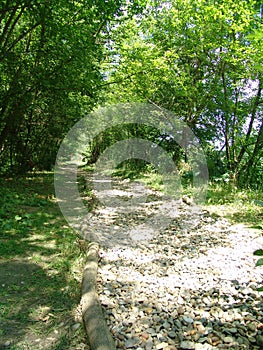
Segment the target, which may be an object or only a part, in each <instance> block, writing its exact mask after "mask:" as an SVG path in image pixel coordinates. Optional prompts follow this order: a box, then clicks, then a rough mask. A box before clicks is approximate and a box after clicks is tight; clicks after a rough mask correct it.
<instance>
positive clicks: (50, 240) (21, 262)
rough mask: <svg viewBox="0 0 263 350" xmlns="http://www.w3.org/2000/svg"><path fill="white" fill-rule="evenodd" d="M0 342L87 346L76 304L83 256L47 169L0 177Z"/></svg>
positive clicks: (18, 345) (30, 345)
mask: <svg viewBox="0 0 263 350" xmlns="http://www.w3.org/2000/svg"><path fill="white" fill-rule="evenodd" d="M0 186H1V187H0V188H1V189H0V192H1V193H0V208H1V209H0V300H1V302H0V319H1V321H0V322H1V333H0V348H6V349H16V350H18V349H32V350H33V349H34V350H35V349H49V350H51V349H52V350H55V349H56V350H58V349H85V348H86V349H87V347H85V345H84V344H85V343H86V339H85V333H84V332H83V330H82V327H80V329H79V330H78V331H74V330H73V328H72V325H74V324H75V323H78V322H80V317H79V312H78V305H79V301H80V282H81V277H82V269H83V266H84V263H85V256H84V253H83V251H82V250H81V246H80V243H79V242H80V239H79V237H78V236H77V234H76V233H75V232H74V231H73V230H72V229H71V228H70V227H69V226H68V225H67V222H66V221H65V219H64V218H63V216H62V214H61V212H60V210H59V207H58V205H57V204H56V202H55V196H54V186H53V174H52V173H42V172H41V173H37V174H29V175H27V176H23V177H16V178H2V179H0Z"/></svg>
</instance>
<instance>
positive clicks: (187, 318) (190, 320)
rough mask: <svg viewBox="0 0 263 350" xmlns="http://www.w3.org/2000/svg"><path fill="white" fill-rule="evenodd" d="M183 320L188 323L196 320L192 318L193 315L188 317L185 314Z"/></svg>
mask: <svg viewBox="0 0 263 350" xmlns="http://www.w3.org/2000/svg"><path fill="white" fill-rule="evenodd" d="M183 321H184V322H185V323H186V324H191V323H193V322H194V320H193V319H192V318H191V317H188V316H183Z"/></svg>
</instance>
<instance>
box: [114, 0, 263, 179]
mask: <svg viewBox="0 0 263 350" xmlns="http://www.w3.org/2000/svg"><path fill="white" fill-rule="evenodd" d="M260 31H262V6H260V5H259V2H257V1H254V0H249V1H237V0H231V1H226V0H220V1H216V2H215V1H212V0H209V1H207V0H198V1H193V0H190V1H189V0H174V1H168V2H167V1H152V2H148V8H147V11H145V12H144V15H143V16H140V17H138V16H134V17H133V19H132V20H130V21H127V22H126V23H124V24H123V25H120V26H117V27H116V28H114V29H113V31H112V38H111V43H110V50H109V51H110V52H109V53H110V54H111V57H112V60H111V61H110V64H109V65H108V67H107V70H108V71H107V75H108V77H109V78H108V81H107V83H108V87H109V94H108V95H107V97H108V98H109V97H110V98H111V99H112V100H113V101H116V100H120V99H121V100H123V101H125V100H128V101H129V100H134V101H137V100H145V101H149V102H152V103H155V104H157V105H160V106H162V107H165V108H167V109H169V110H171V111H173V112H174V113H175V114H176V115H177V116H178V117H179V118H181V119H183V120H184V121H185V122H187V124H188V125H189V126H190V127H191V128H192V129H193V130H194V131H195V132H196V133H197V135H199V137H200V138H201V139H202V141H203V143H204V144H209V143H212V144H214V145H215V147H218V148H221V149H222V150H223V151H224V153H225V156H226V158H225V159H226V165H227V168H228V171H229V174H230V176H231V177H232V178H233V179H235V180H236V181H240V182H242V181H244V180H245V177H243V178H242V172H243V171H244V169H247V167H248V165H249V164H250V162H253V164H256V163H254V161H255V162H256V160H257V159H258V158H259V155H260V152H261V151H260V147H258V145H259V144H260V141H257V140H258V137H259V138H260V133H261V128H260V125H261V121H262V71H260V70H258V69H257V66H258V65H259V63H260V62H259V61H260V59H259V58H260V57H262V48H263V44H262V40H260V38H259V37H257V36H255V35H254V34H253V33H255V32H260ZM109 72H110V73H109ZM115 96H116V97H115ZM252 159H254V160H252Z"/></svg>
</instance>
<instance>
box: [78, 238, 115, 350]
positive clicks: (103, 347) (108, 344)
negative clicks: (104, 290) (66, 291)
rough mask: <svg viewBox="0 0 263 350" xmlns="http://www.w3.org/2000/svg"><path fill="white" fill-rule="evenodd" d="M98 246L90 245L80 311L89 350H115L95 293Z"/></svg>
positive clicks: (83, 278) (84, 273) (83, 277)
mask: <svg viewBox="0 0 263 350" xmlns="http://www.w3.org/2000/svg"><path fill="white" fill-rule="evenodd" d="M98 260H99V245H98V244H97V243H95V242H92V243H90V245H89V248H88V254H87V263H86V266H85V268H84V272H83V276H82V297H81V309H82V318H83V322H84V325H85V329H86V333H87V336H88V340H89V344H90V347H91V350H116V347H115V344H114V340H113V338H112V335H111V333H110V331H109V329H108V326H107V324H106V321H105V319H104V317H103V312H102V309H101V305H100V301H99V297H98V294H97V291H96V283H97V273H98Z"/></svg>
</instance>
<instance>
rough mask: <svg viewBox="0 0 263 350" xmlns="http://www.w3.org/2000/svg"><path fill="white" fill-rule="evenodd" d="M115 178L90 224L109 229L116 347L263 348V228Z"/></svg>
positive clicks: (105, 271)
mask: <svg viewBox="0 0 263 350" xmlns="http://www.w3.org/2000/svg"><path fill="white" fill-rule="evenodd" d="M114 181H115V182H114V185H113V186H112V188H111V189H108V188H106V189H104V191H100V192H99V193H98V192H97V193H96V195H97V196H98V197H99V199H100V200H101V202H102V204H101V205H98V206H97V208H96V209H95V214H94V215H93V217H92V218H91V220H90V222H89V225H90V234H91V232H93V233H94V232H96V234H97V235H98V232H103V234H102V235H101V237H99V239H100V242H101V245H102V247H103V246H106V247H105V248H102V249H101V260H100V263H99V279H98V289H99V295H100V301H101V304H102V306H103V309H104V311H105V318H106V321H107V323H108V326H109V328H110V331H111V332H112V334H113V336H114V339H115V343H116V347H117V349H137V350H139V349H146V350H151V349H157V350H158V349H166V350H169V349H170V350H176V349H196V350H199V349H200V350H201V349H202V350H206V349H207V350H208V349H209V350H210V349H263V309H262V293H259V292H257V291H256V288H258V287H259V286H260V285H261V281H262V268H260V267H257V268H255V262H256V260H257V258H256V257H254V256H253V251H254V250H255V249H259V248H262V246H263V239H262V234H261V232H260V231H257V232H255V231H252V230H248V229H247V228H245V227H244V226H243V225H241V224H239V225H236V226H233V225H231V224H230V223H229V222H228V221H227V220H225V219H223V218H221V217H215V216H213V215H211V214H210V213H209V212H208V211H206V210H204V209H200V208H197V207H195V205H188V204H186V203H184V202H183V201H181V200H177V201H172V202H171V201H170V202H166V198H165V196H164V195H162V194H160V193H158V192H155V191H151V190H149V189H145V188H144V186H142V185H140V184H138V183H135V184H134V183H133V184H132V185H131V184H129V183H128V182H126V181H122V182H121V181H118V180H114ZM136 198H137V199H136ZM120 200H121V203H122V204H123V203H125V202H128V205H120ZM160 208H165V210H166V212H165V215H166V218H167V215H168V216H169V224H167V219H166V222H165V224H166V225H164V220H163V221H162V220H161V219H160V218H162V217H164V216H163V214H161V215H160V212H162V210H160ZM167 208H169V210H167ZM168 212H169V214H167V213H168ZM158 220H159V221H158ZM158 222H159V224H160V226H159V227H160V228H161V229H159V232H157V231H158V230H157V228H158ZM150 224H152V225H150ZM150 226H151V227H150ZM152 227H153V228H154V230H153V231H151V228H152ZM92 230H93V231H92ZM147 230H148V231H149V232H148V234H147ZM112 232H114V234H112ZM127 232H128V233H129V234H127ZM134 237H135V238H134ZM103 240H104V243H105V244H103ZM110 243H111V244H110Z"/></svg>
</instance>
